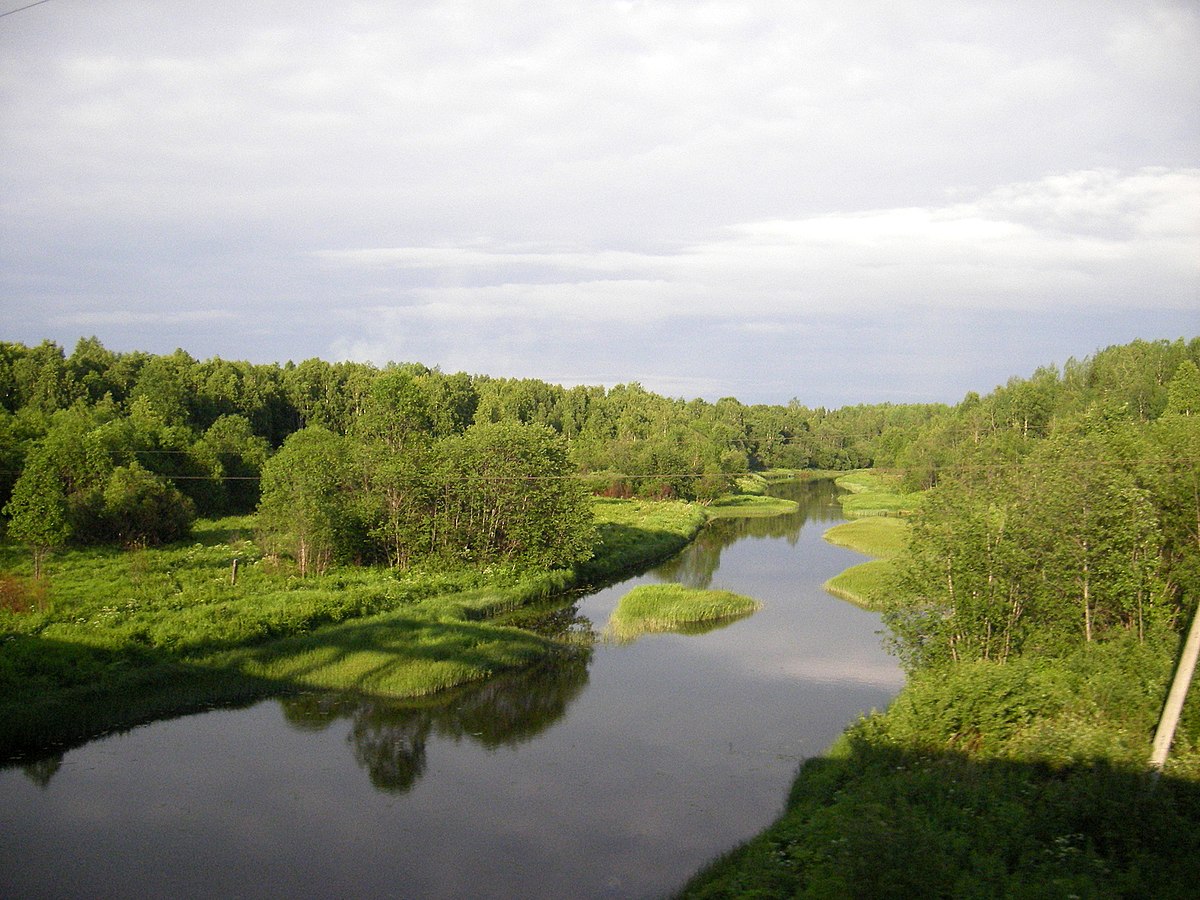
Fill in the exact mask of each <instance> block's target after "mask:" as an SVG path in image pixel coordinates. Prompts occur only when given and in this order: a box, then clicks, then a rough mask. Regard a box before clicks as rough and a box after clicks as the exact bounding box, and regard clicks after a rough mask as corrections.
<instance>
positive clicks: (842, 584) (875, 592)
mask: <svg viewBox="0 0 1200 900" xmlns="http://www.w3.org/2000/svg"><path fill="white" fill-rule="evenodd" d="M895 579H896V566H895V563H893V562H892V560H890V559H872V560H869V561H868V562H865V563H859V564H858V565H857V566H851V567H850V568H848V569H846V570H844V571H842V572H839V573H838V574H837V575H834V576H833V577H832V578H830V579H829V580H828V581H826V582H825V584H824V585H823V587H824V588H825V590H826V591H828V592H829V593H831V594H833V596H835V597H837V598H838V599H839V600H845V601H847V602H848V603H853V604H854V605H855V606H861V607H862V608H863V609H869V610H873V611H875V612H883V611H884V610H886V609H888V608H889V606H890V604H891V602H892V598H893V597H894V596H895Z"/></svg>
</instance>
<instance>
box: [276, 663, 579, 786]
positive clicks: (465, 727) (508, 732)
mask: <svg viewBox="0 0 1200 900" xmlns="http://www.w3.org/2000/svg"><path fill="white" fill-rule="evenodd" d="M591 654H592V651H591V648H590V647H577V648H570V649H569V650H567V651H565V652H563V653H561V654H557V655H555V656H554V657H551V658H550V659H548V660H546V661H545V662H543V663H541V664H539V665H537V666H534V667H532V668H529V669H524V670H521V671H518V672H511V673H505V674H502V675H498V676H496V677H494V678H492V679H490V680H488V681H487V682H484V683H482V684H479V685H474V686H470V687H466V688H460V689H458V690H456V691H454V692H452V693H450V694H439V695H438V696H437V698H433V699H430V700H428V701H425V702H413V701H397V700H387V699H383V698H378V697H367V696H354V695H348V694H323V693H306V694H299V695H296V696H291V697H285V698H282V699H281V700H280V701H279V704H280V706H281V707H282V709H283V715H284V718H285V720H286V721H287V722H288V724H289V725H291V726H292V727H293V728H295V729H297V730H301V731H322V730H324V729H326V728H328V727H329V726H330V725H331V724H333V723H334V722H335V721H337V720H339V719H349V720H350V728H349V731H348V734H347V736H346V740H347V742H349V743H350V744H351V745H352V746H353V748H354V758H355V759H356V760H357V762H358V764H359V765H360V766H362V767H363V768H365V769H366V770H367V774H368V776H369V778H370V780H371V784H372V785H374V786H375V787H376V788H377V789H379V790H381V791H386V792H389V793H405V792H407V791H408V790H410V789H411V788H412V787H413V785H414V784H416V783H417V781H418V780H419V779H420V777H421V775H422V774H423V773H424V771H425V767H426V746H427V744H428V742H429V738H430V736H431V735H435V734H436V735H437V736H439V737H443V738H450V739H452V740H454V741H462V740H467V741H471V742H473V743H477V744H480V745H482V746H484V747H486V748H488V749H496V748H498V747H504V746H507V747H515V746H516V745H518V744H521V743H524V742H526V741H529V740H532V739H533V738H535V737H537V736H538V735H540V734H542V733H543V732H545V731H546V730H547V729H548V728H550V727H551V726H552V725H553V724H554V723H555V722H557V721H559V720H560V719H561V718H562V717H563V715H564V714H565V713H566V711H567V707H568V706H570V704H571V701H572V700H574V699H575V698H576V697H577V696H579V694H580V692H581V691H582V690H583V689H584V687H585V686H586V685H587V681H588V664H589V663H590V661H591Z"/></svg>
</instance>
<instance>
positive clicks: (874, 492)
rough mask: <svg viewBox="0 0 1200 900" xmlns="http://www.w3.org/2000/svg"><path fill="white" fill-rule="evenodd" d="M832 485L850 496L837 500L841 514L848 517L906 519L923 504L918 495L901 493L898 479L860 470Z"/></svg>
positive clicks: (893, 476)
mask: <svg viewBox="0 0 1200 900" xmlns="http://www.w3.org/2000/svg"><path fill="white" fill-rule="evenodd" d="M835 484H837V486H838V487H840V488H844V489H845V490H847V491H848V492H849V493H847V494H844V495H843V496H841V497H839V498H838V501H839V502H840V503H841V504H842V512H844V513H845V514H846V516H847V517H849V518H857V517H863V516H905V515H909V514H910V513H912V512H915V511H916V509H917V508H918V507H919V506H920V504H921V503H922V495H921V493H920V492H916V493H904V492H902V491H901V488H900V478H899V476H896V475H890V474H886V473H883V472H878V471H874V470H868V469H863V470H860V471H856V472H849V473H847V474H845V475H842V476H841V477H839V478H838V479H837V480H836V481H835Z"/></svg>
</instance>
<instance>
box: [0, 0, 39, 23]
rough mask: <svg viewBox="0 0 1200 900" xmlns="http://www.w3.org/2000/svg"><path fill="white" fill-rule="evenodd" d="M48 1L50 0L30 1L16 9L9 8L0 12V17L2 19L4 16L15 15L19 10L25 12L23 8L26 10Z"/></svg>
mask: <svg viewBox="0 0 1200 900" xmlns="http://www.w3.org/2000/svg"><path fill="white" fill-rule="evenodd" d="M49 2H50V0H37V2H36V3H30V4H28V5H26V6H19V7H17V8H16V9H10V10H9V11H8V12H2V13H0V19H3V18H4V17H5V16H13V15H16V14H17V13H19V12H25V10H27V9H33V8H34V7H35V6H41V5H42V4H43V3H49Z"/></svg>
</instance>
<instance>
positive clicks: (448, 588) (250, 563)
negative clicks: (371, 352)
mask: <svg viewBox="0 0 1200 900" xmlns="http://www.w3.org/2000/svg"><path fill="white" fill-rule="evenodd" d="M595 511H596V519H597V524H598V541H597V545H596V547H595V554H594V556H593V558H592V559H591V560H589V561H588V562H587V563H585V564H583V565H581V566H580V567H578V569H577V570H574V571H565V570H560V571H532V572H531V571H523V572H518V571H509V570H494V569H477V568H458V569H445V568H441V569H433V568H428V569H413V570H409V571H406V572H403V573H397V572H394V571H392V570H387V569H375V568H371V569H368V568H360V567H341V568H336V569H334V570H332V571H330V572H329V573H327V574H325V575H322V576H319V577H308V578H301V577H300V576H299V575H298V574H297V573H296V571H295V568H294V567H293V566H292V565H290V564H289V563H288V562H287V561H285V560H278V559H271V558H265V557H263V556H262V554H261V553H260V552H259V551H258V549H257V547H256V546H255V544H254V543H253V542H252V541H250V540H249V537H250V536H251V535H252V534H253V521H252V519H250V518H235V519H222V520H217V521H204V522H200V523H198V525H197V527H196V529H195V531H194V534H193V539H192V540H191V541H189V542H187V543H183V544H178V545H173V546H168V547H163V548H159V549H143V550H135V551H119V550H115V549H80V550H69V551H65V552H63V553H60V554H58V555H57V556H56V557H55V558H54V559H53V560H52V561H51V563H50V567H49V578H48V581H47V582H46V583H45V584H43V585H40V586H34V585H33V584H32V582H31V581H30V580H29V574H30V573H29V571H28V560H27V553H25V551H24V549H23V548H20V547H16V546H13V545H11V544H3V545H0V568H2V569H3V570H4V571H5V572H6V573H7V574H6V576H5V577H6V581H5V591H4V597H5V601H6V602H5V605H4V608H3V609H0V633H2V634H3V637H2V638H0V721H2V722H4V727H3V728H2V729H0V758H14V757H20V756H23V755H28V754H34V753H36V752H38V751H39V749H44V748H46V747H50V746H55V745H69V744H73V743H77V742H80V741H83V740H86V739H88V738H90V737H94V736H96V735H98V734H102V733H105V732H108V731H111V730H114V729H121V728H127V727H130V726H132V725H135V724H138V723H141V722H145V721H150V720H153V719H155V718H160V717H162V716H165V715H170V714H172V713H181V712H187V711H191V710H195V709H202V708H205V707H208V706H212V705H218V704H227V703H240V702H246V701H248V700H250V699H253V698H255V697H259V696H263V695H264V694H267V693H274V692H279V691H286V690H292V689H302V688H338V689H351V690H359V691H363V692H368V693H376V694H381V695H387V696H393V697H395V696H419V695H423V694H428V693H431V692H433V691H437V690H441V689H444V688H446V687H449V686H452V685H455V684H462V683H466V682H470V681H475V680H479V679H482V678H486V677H489V676H491V675H493V674H495V673H497V672H502V671H505V670H507V669H512V668H517V667H523V666H527V665H529V664H531V663H533V662H535V661H537V660H539V659H543V658H545V657H546V656H547V655H551V654H558V653H564V652H572V651H571V648H570V647H568V646H564V645H562V644H559V643H557V642H554V641H551V640H548V639H546V638H542V637H538V636H537V635H534V634H532V633H530V632H528V631H524V630H522V629H519V628H514V627H507V626H504V625H501V624H498V623H497V622H495V621H491V620H492V619H494V618H495V617H496V616H498V615H500V614H502V613H506V612H510V611H512V610H516V609H519V608H520V607H523V606H525V605H526V604H530V603H534V602H537V601H544V600H547V599H548V598H551V597H554V596H558V595H562V594H563V593H564V592H567V591H569V590H571V589H574V588H578V587H581V586H584V585H589V584H596V583H602V582H604V581H607V580H611V579H615V578H617V577H619V576H620V575H621V574H623V573H625V572H628V571H631V570H636V569H638V568H642V567H644V566H647V565H650V564H652V563H654V562H656V561H659V560H661V559H666V558H668V557H670V556H671V555H673V554H675V553H677V552H678V551H679V550H680V549H681V548H682V547H683V546H685V545H686V544H687V543H688V542H689V541H690V540H691V539H692V538H693V537H694V536H695V534H696V533H697V532H698V531H699V529H700V528H701V527H703V524H704V522H705V515H704V513H703V511H701V510H700V509H698V508H696V507H693V506H689V505H688V504H683V503H651V502H643V501H622V500H598V501H597V503H596V507H595ZM235 559H236V560H237V562H238V566H237V577H236V580H235V579H234V577H233V570H234V566H233V562H234V560H235Z"/></svg>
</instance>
